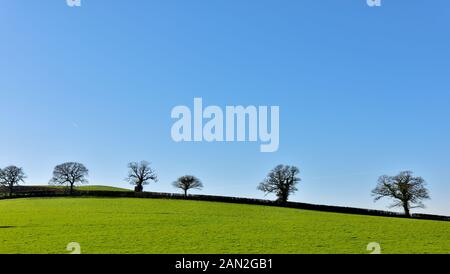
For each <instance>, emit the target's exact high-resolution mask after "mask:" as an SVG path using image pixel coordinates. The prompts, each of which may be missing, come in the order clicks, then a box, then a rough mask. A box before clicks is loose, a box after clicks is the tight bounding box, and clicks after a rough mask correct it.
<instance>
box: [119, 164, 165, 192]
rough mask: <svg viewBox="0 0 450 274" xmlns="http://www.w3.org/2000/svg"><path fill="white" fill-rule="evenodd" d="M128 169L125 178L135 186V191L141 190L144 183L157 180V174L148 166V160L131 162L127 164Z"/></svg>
mask: <svg viewBox="0 0 450 274" xmlns="http://www.w3.org/2000/svg"><path fill="white" fill-rule="evenodd" d="M128 169H129V172H128V177H127V178H126V179H125V180H127V181H128V182H130V183H131V184H132V185H134V186H135V188H134V191H136V192H142V191H143V190H144V185H148V184H149V182H150V181H154V182H158V176H157V175H156V172H155V171H154V170H153V169H152V168H151V167H150V163H149V162H146V161H141V162H140V163H137V162H132V163H129V164H128Z"/></svg>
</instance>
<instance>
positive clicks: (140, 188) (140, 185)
mask: <svg viewBox="0 0 450 274" xmlns="http://www.w3.org/2000/svg"><path fill="white" fill-rule="evenodd" d="M143 190H144V187H143V186H142V184H137V185H136V187H135V188H134V191H135V192H142V191H143Z"/></svg>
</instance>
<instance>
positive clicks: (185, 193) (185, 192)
mask: <svg viewBox="0 0 450 274" xmlns="http://www.w3.org/2000/svg"><path fill="white" fill-rule="evenodd" d="M184 197H187V189H185V190H184Z"/></svg>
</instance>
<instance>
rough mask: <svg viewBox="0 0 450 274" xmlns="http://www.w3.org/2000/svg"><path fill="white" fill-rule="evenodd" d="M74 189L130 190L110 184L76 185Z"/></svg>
mask: <svg viewBox="0 0 450 274" xmlns="http://www.w3.org/2000/svg"><path fill="white" fill-rule="evenodd" d="M76 189H78V190H86V191H131V190H130V189H126V188H120V187H112V186H78V187H76Z"/></svg>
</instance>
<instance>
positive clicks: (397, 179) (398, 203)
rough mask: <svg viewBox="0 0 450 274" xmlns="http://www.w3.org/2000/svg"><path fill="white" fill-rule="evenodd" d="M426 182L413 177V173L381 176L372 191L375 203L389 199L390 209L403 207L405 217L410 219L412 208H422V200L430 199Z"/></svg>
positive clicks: (405, 172)
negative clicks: (390, 201)
mask: <svg viewBox="0 0 450 274" xmlns="http://www.w3.org/2000/svg"><path fill="white" fill-rule="evenodd" d="M425 186H426V182H425V180H424V179H423V178H422V177H413V172H411V171H403V172H400V174H398V175H397V176H387V175H384V176H381V177H380V178H379V179H378V185H377V187H376V188H375V189H374V190H372V195H373V196H374V197H375V201H378V200H380V199H382V198H384V197H387V198H391V199H393V200H394V203H393V204H392V205H391V207H403V209H404V211H405V215H406V216H407V217H411V213H410V210H411V209H412V208H424V207H425V205H424V204H423V203H422V201H423V200H426V199H430V195H429V193H428V189H427V188H426V187H425Z"/></svg>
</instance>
